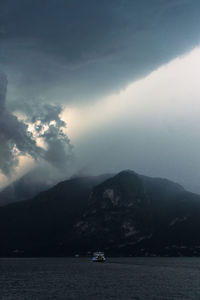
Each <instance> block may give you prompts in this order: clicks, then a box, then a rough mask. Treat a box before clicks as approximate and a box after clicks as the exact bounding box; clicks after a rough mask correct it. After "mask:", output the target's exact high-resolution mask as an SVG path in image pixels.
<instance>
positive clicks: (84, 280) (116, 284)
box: [0, 258, 200, 300]
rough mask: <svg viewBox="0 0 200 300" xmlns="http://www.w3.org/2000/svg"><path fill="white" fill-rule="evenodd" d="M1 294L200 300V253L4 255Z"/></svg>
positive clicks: (0, 269) (1, 296) (0, 263)
mask: <svg viewBox="0 0 200 300" xmlns="http://www.w3.org/2000/svg"><path fill="white" fill-rule="evenodd" d="M0 299H1V300H4V299H6V300H7V299H13V300H18V299H20V300H23V299H27V300H31V299H80V300H82V299H83V300H84V299H86V300H89V299H92V300H98V299H123V300H128V299H142V300H143V299H148V300H149V299H155V300H156V299H187V300H191V299H200V258H115V259H114V258H112V259H108V261H107V262H106V263H92V262H90V260H89V259H87V258H84V259H83V258H73V259H70V258H39V259H0Z"/></svg>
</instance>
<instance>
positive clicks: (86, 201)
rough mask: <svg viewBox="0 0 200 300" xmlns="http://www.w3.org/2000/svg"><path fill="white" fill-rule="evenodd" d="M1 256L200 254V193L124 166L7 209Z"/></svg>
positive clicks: (1, 222)
mask: <svg viewBox="0 0 200 300" xmlns="http://www.w3.org/2000/svg"><path fill="white" fill-rule="evenodd" d="M0 228H1V229H0V241H1V246H0V255H4V256H5V255H6V256H9V255H11V256H13V255H23V256H24V255H36V256H37V255H38V256H39V255H40V256H41V255H44V256H48V255H73V254H75V253H82V254H85V253H87V252H88V251H93V250H97V249H101V250H104V251H106V253H109V254H112V255H114V254H115V255H200V234H199V228H200V196H199V195H195V194H193V193H189V192H187V191H185V190H184V188H183V187H181V186H180V185H178V184H176V183H173V182H171V181H168V180H166V179H160V178H150V177H146V176H141V175H138V174H136V173H135V172H133V171H123V172H121V173H119V174H117V175H115V176H111V175H105V176H99V177H85V178H76V179H71V180H68V181H65V182H62V183H60V184H58V185H56V186H55V187H53V188H51V189H50V190H48V191H46V192H43V193H40V194H39V195H38V196H37V197H35V198H33V199H32V200H28V201H23V202H19V203H15V204H12V205H8V206H5V207H2V208H0Z"/></svg>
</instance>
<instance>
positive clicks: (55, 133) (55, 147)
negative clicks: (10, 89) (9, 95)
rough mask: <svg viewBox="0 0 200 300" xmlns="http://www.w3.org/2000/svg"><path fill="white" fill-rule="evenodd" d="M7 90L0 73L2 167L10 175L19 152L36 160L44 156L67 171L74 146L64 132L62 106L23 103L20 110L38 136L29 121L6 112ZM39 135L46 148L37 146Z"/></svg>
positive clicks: (0, 167)
mask: <svg viewBox="0 0 200 300" xmlns="http://www.w3.org/2000/svg"><path fill="white" fill-rule="evenodd" d="M6 90H7V78H6V76H5V75H4V74H2V73H0V145H1V147H0V170H1V171H2V172H3V173H4V174H5V175H7V176H8V175H10V173H11V172H12V171H14V167H15V166H17V164H18V158H19V155H30V156H32V157H33V158H34V159H35V160H38V159H42V160H43V161H45V162H48V163H49V164H50V165H51V166H53V167H55V168H59V170H60V171H62V170H63V171H66V168H67V163H68V161H69V159H70V158H71V156H72V147H71V145H70V141H69V139H68V137H67V136H66V134H65V133H64V132H63V128H64V127H65V126H66V124H65V122H63V121H62V120H61V119H60V117H59V114H60V113H61V112H62V108H61V107H59V106H52V105H47V104H46V105H40V106H39V105H35V106H32V107H31V106H30V104H28V105H24V107H23V110H22V108H21V109H20V111H21V112H23V113H26V115H27V120H26V122H29V123H31V124H32V125H33V127H34V128H35V131H36V132H37V135H36V136H34V135H33V134H32V133H31V132H30V131H29V130H28V125H27V124H26V123H24V122H22V121H19V120H18V118H17V117H16V116H15V115H13V114H11V113H9V112H8V111H7V109H6ZM28 108H29V109H28ZM36 138H43V141H44V142H45V144H46V149H43V148H41V147H39V146H37V144H36V141H35V139H36Z"/></svg>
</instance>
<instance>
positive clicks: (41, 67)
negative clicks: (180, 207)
mask: <svg viewBox="0 0 200 300" xmlns="http://www.w3.org/2000/svg"><path fill="white" fill-rule="evenodd" d="M199 29H200V2H199V1H197V0H173V1H172V0H168V1H165V0H152V1H148V0H140V1H139V0H115V1H114V0H106V1H105V0H102V1H96V0H85V1H81V0H67V1H66V0H48V1H47V0H40V1H39V0H34V1H33V0H0V171H1V172H0V186H4V185H6V184H8V183H9V182H11V181H12V180H15V179H17V178H19V177H20V176H22V174H24V173H26V172H27V171H29V170H32V169H33V168H37V169H38V168H39V169H41V170H42V172H46V173H45V174H46V175H45V180H49V181H50V182H54V181H58V180H61V179H63V178H67V177H68V176H72V175H73V174H99V173H104V172H106V173H111V172H118V171H120V170H123V169H133V170H135V171H136V172H139V173H141V174H145V175H149V176H155V177H158V176H159V177H167V178H169V179H171V180H174V181H177V182H179V183H181V184H182V185H184V186H185V187H186V188H188V189H189V190H192V191H194V192H199V193H200V185H199V181H200V171H199V155H198V152H199V146H200V142H199V122H198V116H199V109H200V104H199V99H200V98H199V96H200V87H199V84H198V78H199V75H200V74H199V73H200V71H199V70H200V54H199V53H200V43H199V42H200V30H199ZM37 174H38V173H37ZM33 176H34V175H33Z"/></svg>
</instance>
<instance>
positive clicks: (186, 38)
mask: <svg viewBox="0 0 200 300" xmlns="http://www.w3.org/2000/svg"><path fill="white" fill-rule="evenodd" d="M0 2H1V3H0V11H1V13H0V41H1V47H0V48H1V52H0V57H1V64H3V67H4V69H5V70H6V71H7V73H8V76H9V80H10V82H11V83H12V84H16V85H17V87H18V88H20V92H21V94H22V93H24V94H28V95H29V96H30V95H34V96H38V95H43V96H47V95H48V99H51V100H52V99H53V98H55V96H57V97H58V98H59V100H62V101H64V100H65V101H66V99H68V101H69V100H70V101H71V100H72V99H73V100H75V99H76V100H80V99H82V100H83V99H89V98H90V99H92V98H93V97H94V96H96V97H97V96H99V95H100V94H104V93H106V92H111V91H113V90H119V89H120V88H121V87H123V86H124V85H125V84H127V83H128V82H130V81H131V80H133V79H137V78H139V77H141V76H144V75H146V74H147V73H149V72H150V71H152V70H153V69H155V68H156V67H158V66H159V65H160V64H162V63H164V62H167V61H168V60H169V59H171V58H173V57H175V56H177V55H179V54H181V53H183V52H184V51H186V50H188V49H190V48H192V47H193V46H195V45H196V44H197V43H198V42H199V37H200V35H199V27H200V2H199V1H198V0H168V1H166V0H151V1H149V0H143V1H141V0H134V1H133V0H115V1H114V0H102V1H94V0H84V1H82V0H67V1H66V0H65V1H64V0H48V1H47V0H42V1H41V0H34V1H33V0H1V1H0ZM25 92H26V93H25Z"/></svg>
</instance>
